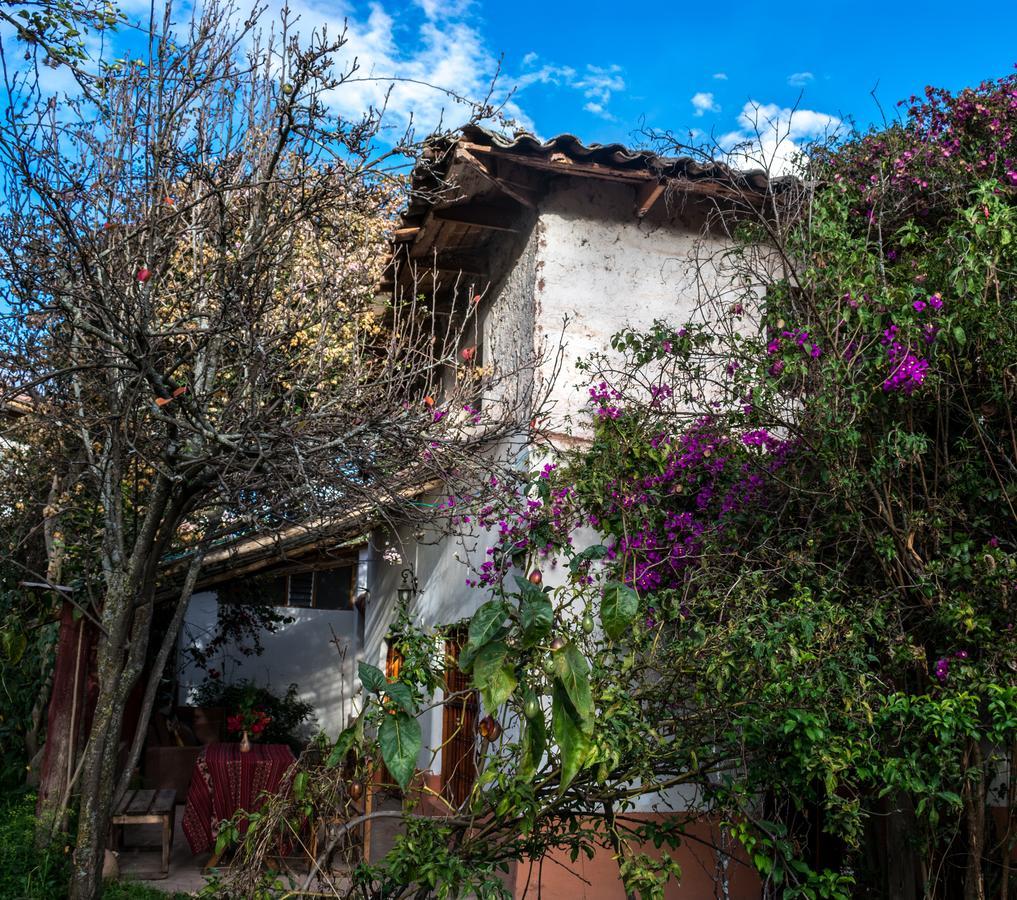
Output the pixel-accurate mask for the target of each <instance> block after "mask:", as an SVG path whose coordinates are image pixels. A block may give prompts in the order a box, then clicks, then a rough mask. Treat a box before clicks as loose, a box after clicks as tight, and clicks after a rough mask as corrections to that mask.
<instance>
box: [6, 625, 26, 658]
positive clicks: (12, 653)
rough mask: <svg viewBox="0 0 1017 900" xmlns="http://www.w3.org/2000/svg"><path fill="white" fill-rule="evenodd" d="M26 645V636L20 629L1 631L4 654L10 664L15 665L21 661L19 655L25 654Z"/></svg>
mask: <svg viewBox="0 0 1017 900" xmlns="http://www.w3.org/2000/svg"><path fill="white" fill-rule="evenodd" d="M27 647H28V638H26V637H25V636H24V634H22V633H21V632H20V631H5V632H4V633H3V648H4V656H6V657H7V662H8V663H10V664H11V665H13V666H16V665H17V664H18V663H19V662H21V657H22V656H24V655H25V649H26V648H27Z"/></svg>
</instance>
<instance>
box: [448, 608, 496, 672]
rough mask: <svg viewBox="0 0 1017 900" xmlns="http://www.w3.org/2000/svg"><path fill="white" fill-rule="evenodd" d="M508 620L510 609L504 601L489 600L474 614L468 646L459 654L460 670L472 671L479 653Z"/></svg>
mask: <svg viewBox="0 0 1017 900" xmlns="http://www.w3.org/2000/svg"><path fill="white" fill-rule="evenodd" d="M507 618H508V607H507V606H506V605H505V603H504V601H502V600H488V601H487V603H485V604H484V605H483V606H481V607H480V609H478V610H477V611H476V612H475V613H474V614H473V618H472V619H471V620H470V628H469V632H468V636H467V641H466V646H465V647H463V649H462V651H461V652H460V654H459V668H460V669H461V670H462V671H463V672H469V671H470V668H471V667H472V666H473V660H474V658H475V657H476V655H477V651H478V650H480V648H481V647H483V646H484V645H485V644H486V643H488V642H489V641H490V640H492V639H493V638H494V636H495V635H496V634H497V633H498V631H499V630H500V629H501V626H502V623H503V622H504V621H505V619H507Z"/></svg>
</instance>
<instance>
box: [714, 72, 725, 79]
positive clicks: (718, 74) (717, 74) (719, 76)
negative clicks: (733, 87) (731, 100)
mask: <svg viewBox="0 0 1017 900" xmlns="http://www.w3.org/2000/svg"><path fill="white" fill-rule="evenodd" d="M713 77H714V78H715V79H716V80H717V81H727V72H714V73H713Z"/></svg>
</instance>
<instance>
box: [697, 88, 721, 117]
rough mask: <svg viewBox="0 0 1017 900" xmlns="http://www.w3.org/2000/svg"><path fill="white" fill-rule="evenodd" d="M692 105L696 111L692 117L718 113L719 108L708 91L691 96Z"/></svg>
mask: <svg viewBox="0 0 1017 900" xmlns="http://www.w3.org/2000/svg"><path fill="white" fill-rule="evenodd" d="M691 103H692V105H693V106H694V107H695V109H696V111H695V113H694V115H696V116H702V115H704V114H705V113H708V112H720V107H719V106H718V105H717V103H716V102H715V101H714V99H713V94H711V93H709V92H708V91H700V92H699V93H698V94H693V95H692V100H691Z"/></svg>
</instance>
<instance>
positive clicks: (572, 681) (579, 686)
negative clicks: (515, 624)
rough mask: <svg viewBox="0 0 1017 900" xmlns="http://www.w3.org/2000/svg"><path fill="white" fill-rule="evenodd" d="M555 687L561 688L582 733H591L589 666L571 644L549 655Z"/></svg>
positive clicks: (591, 704) (577, 649)
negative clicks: (552, 666)
mask: <svg viewBox="0 0 1017 900" xmlns="http://www.w3.org/2000/svg"><path fill="white" fill-rule="evenodd" d="M551 661H552V664H553V665H554V674H555V685H556V686H559V685H560V686H561V688H562V690H564V692H565V696H566V697H567V698H568V701H569V703H571V704H572V708H573V710H574V711H575V713H576V717H577V718H578V720H579V722H580V724H581V726H582V729H583V731H584V732H585V733H586V734H591V733H592V732H593V697H592V696H591V694H590V664H589V663H588V662H587V661H586V657H585V656H583V654H582V653H581V652H580V651H579V648H578V647H577V646H576V645H575V644H572V643H569V644H566V645H565V646H564V647H562V648H561V650H556V651H555V652H554V653H552V654H551Z"/></svg>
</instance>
